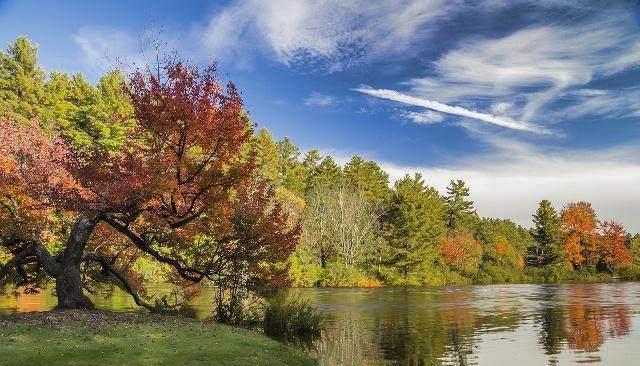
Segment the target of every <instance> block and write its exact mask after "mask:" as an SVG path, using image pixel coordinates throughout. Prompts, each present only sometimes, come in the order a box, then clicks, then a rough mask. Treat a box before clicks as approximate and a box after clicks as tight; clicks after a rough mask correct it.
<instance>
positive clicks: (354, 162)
mask: <svg viewBox="0 0 640 366" xmlns="http://www.w3.org/2000/svg"><path fill="white" fill-rule="evenodd" d="M344 179H345V183H346V184H348V185H351V186H353V187H355V188H356V189H358V190H361V191H362V192H363V193H364V195H365V197H366V198H367V199H369V200H371V201H372V202H374V203H377V204H380V203H382V202H384V201H386V200H387V199H388V198H389V195H390V194H391V189H390V188H389V174H387V173H386V172H384V171H383V170H382V169H381V168H380V166H378V164H376V163H375V162H373V161H365V160H364V159H362V158H361V157H359V156H357V155H356V156H354V157H353V158H351V160H350V161H349V162H348V163H347V165H345V167H344Z"/></svg>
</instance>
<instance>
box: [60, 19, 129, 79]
mask: <svg viewBox="0 0 640 366" xmlns="http://www.w3.org/2000/svg"><path fill="white" fill-rule="evenodd" d="M73 40H74V42H75V43H76V44H77V45H78V46H79V47H80V50H81V51H82V63H83V64H84V66H85V67H86V68H87V69H88V70H90V71H92V72H96V73H103V72H105V71H107V70H111V69H114V68H117V67H119V66H121V65H122V64H129V63H133V62H136V61H138V62H139V60H140V57H141V55H140V43H139V42H138V41H137V40H136V38H135V37H133V36H131V35H130V33H129V32H126V31H124V30H122V29H117V28H105V27H84V28H80V29H79V30H78V31H77V32H76V33H75V34H74V35H73Z"/></svg>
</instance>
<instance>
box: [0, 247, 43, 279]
mask: <svg viewBox="0 0 640 366" xmlns="http://www.w3.org/2000/svg"><path fill="white" fill-rule="evenodd" d="M33 254H35V251H34V249H33V246H31V245H29V246H28V247H26V248H24V249H23V250H22V251H21V252H20V253H18V254H16V255H14V256H13V258H11V259H10V260H9V261H8V262H7V263H6V264H5V265H4V266H0V280H2V279H3V278H5V277H6V276H7V275H8V274H9V272H11V269H13V268H18V267H19V266H20V265H22V264H24V263H25V262H26V260H27V259H28V258H29V257H30V256H32V255H33Z"/></svg>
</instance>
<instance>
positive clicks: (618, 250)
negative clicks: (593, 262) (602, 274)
mask: <svg viewBox="0 0 640 366" xmlns="http://www.w3.org/2000/svg"><path fill="white" fill-rule="evenodd" d="M626 238H627V232H626V231H625V229H624V227H623V226H622V225H620V224H618V223H616V222H613V221H605V222H603V223H602V224H600V248H601V252H602V258H603V259H604V261H605V262H606V263H607V264H608V265H611V266H614V267H617V268H623V267H626V266H628V265H629V264H631V255H630V253H629V250H628V249H627V247H626V245H625V244H626Z"/></svg>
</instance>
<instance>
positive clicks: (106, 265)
mask: <svg viewBox="0 0 640 366" xmlns="http://www.w3.org/2000/svg"><path fill="white" fill-rule="evenodd" d="M82 260H83V261H92V262H96V263H99V264H100V265H101V266H102V268H103V269H105V270H106V271H107V272H108V273H110V274H112V275H113V276H115V277H116V278H117V279H118V281H120V283H122V288H123V289H124V290H125V291H127V292H128V293H129V295H131V297H132V298H133V301H135V303H136V305H138V306H142V307H145V308H147V309H149V310H151V311H153V310H155V308H154V307H153V306H152V305H150V304H149V303H147V302H146V301H144V300H143V299H142V298H140V295H138V293H137V292H136V291H135V290H134V289H133V287H131V284H129V281H127V278H126V277H125V276H124V275H123V274H122V273H121V272H120V271H118V270H117V269H115V268H114V267H113V265H112V264H111V260H110V259H108V258H106V257H103V256H101V255H98V254H91V253H88V254H85V255H83V256H82Z"/></svg>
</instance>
